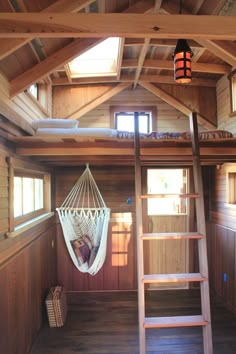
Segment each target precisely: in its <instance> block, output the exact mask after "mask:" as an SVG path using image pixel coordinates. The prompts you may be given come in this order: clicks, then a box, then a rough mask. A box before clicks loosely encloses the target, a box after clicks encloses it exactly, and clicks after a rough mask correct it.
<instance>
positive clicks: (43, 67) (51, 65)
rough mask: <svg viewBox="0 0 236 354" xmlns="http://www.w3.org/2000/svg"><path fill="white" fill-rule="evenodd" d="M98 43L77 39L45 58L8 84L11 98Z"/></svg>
mask: <svg viewBox="0 0 236 354" xmlns="http://www.w3.org/2000/svg"><path fill="white" fill-rule="evenodd" d="M100 41H101V39H100V40H99V39H93V38H90V39H77V40H75V41H73V42H71V43H70V44H68V45H67V46H65V47H64V48H62V49H60V50H59V51H58V52H56V53H54V54H52V55H51V56H49V57H47V58H46V59H45V60H44V61H43V62H41V63H38V64H37V65H35V66H34V67H32V68H31V69H29V70H27V71H25V72H24V73H23V74H21V75H19V76H18V77H16V78H15V79H13V80H12V81H11V82H10V84H11V89H10V95H11V97H13V96H15V95H17V94H18V93H20V92H21V91H23V90H25V89H26V88H27V87H28V86H29V85H31V84H32V83H33V82H37V81H38V80H40V79H42V78H44V77H45V76H46V75H48V74H49V73H51V72H52V71H53V70H55V69H56V68H59V67H60V66H63V65H64V64H66V63H67V62H68V61H70V60H72V59H74V58H75V57H76V56H77V55H79V54H82V53H84V52H85V51H86V50H88V49H90V48H91V47H93V46H94V45H96V44H98V43H99V42H100Z"/></svg>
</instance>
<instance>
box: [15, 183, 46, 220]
mask: <svg viewBox="0 0 236 354" xmlns="http://www.w3.org/2000/svg"><path fill="white" fill-rule="evenodd" d="M43 207H44V189H43V178H38V177H37V178H36V177H28V176H26V177H24V176H14V217H15V218H17V217H23V216H24V215H26V214H29V213H34V212H36V211H38V210H40V209H43Z"/></svg>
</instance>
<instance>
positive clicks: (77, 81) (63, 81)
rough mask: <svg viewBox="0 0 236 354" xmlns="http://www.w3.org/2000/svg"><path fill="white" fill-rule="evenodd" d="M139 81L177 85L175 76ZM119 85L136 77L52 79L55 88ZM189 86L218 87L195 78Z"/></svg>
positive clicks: (149, 76) (161, 76) (144, 78)
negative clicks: (69, 80) (104, 84)
mask: <svg viewBox="0 0 236 354" xmlns="http://www.w3.org/2000/svg"><path fill="white" fill-rule="evenodd" d="M139 81H142V82H155V83H158V84H168V85H176V83H175V81H174V79H173V76H169V75H143V74H142V75H140V77H139ZM108 82H109V83H118V82H129V83H133V82H134V75H121V77H120V79H119V80H117V79H116V77H107V76H105V77H90V78H89V77H86V78H78V79H73V80H72V82H71V83H69V82H68V79H67V78H66V77H64V78H54V79H52V85H53V86H66V85H89V84H102V83H108ZM188 85H189V86H203V87H216V80H211V79H200V78H193V80H192V81H191V83H189V84H188Z"/></svg>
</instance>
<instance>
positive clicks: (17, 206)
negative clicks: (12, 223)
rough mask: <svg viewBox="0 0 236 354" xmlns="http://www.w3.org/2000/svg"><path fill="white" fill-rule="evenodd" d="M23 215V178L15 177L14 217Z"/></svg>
mask: <svg viewBox="0 0 236 354" xmlns="http://www.w3.org/2000/svg"><path fill="white" fill-rule="evenodd" d="M22 214H23V210H22V178H20V177H14V217H17V216H21V215H22Z"/></svg>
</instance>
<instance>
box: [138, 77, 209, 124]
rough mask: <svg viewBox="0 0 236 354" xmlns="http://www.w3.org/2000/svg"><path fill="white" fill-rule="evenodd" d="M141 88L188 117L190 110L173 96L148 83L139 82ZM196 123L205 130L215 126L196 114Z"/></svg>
mask: <svg viewBox="0 0 236 354" xmlns="http://www.w3.org/2000/svg"><path fill="white" fill-rule="evenodd" d="M139 84H140V85H141V86H143V87H144V88H145V89H146V90H148V91H150V92H152V93H153V94H154V95H156V96H157V97H159V98H161V99H162V100H163V101H165V102H166V103H168V104H169V105H170V106H172V107H174V108H176V109H177V110H178V111H180V112H182V113H183V114H185V115H186V116H189V115H190V113H191V112H192V110H191V109H190V108H189V107H188V106H186V105H185V104H184V103H182V102H181V101H179V100H177V99H176V98H174V97H173V96H171V95H169V94H168V93H167V92H165V91H163V90H162V89H160V88H159V87H157V86H155V85H153V84H150V83H144V82H139ZM198 123H199V124H201V125H202V126H204V127H205V128H208V129H215V128H216V127H215V125H214V124H212V123H211V122H209V121H208V120H207V119H206V118H205V117H203V116H201V115H200V114H198Z"/></svg>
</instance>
